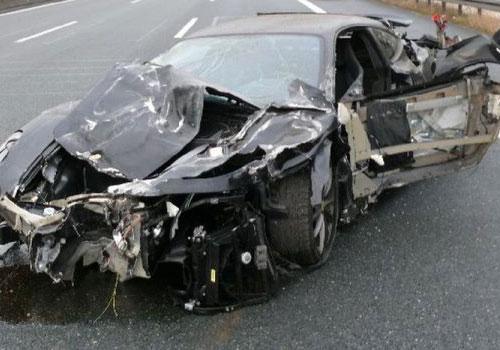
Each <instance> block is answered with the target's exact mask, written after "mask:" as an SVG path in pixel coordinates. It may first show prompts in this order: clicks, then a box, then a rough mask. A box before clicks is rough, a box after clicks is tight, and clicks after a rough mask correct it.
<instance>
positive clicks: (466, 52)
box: [435, 35, 500, 77]
mask: <svg viewBox="0 0 500 350" xmlns="http://www.w3.org/2000/svg"><path fill="white" fill-rule="evenodd" d="M488 62H489V63H500V46H499V45H498V44H497V43H495V42H494V41H493V40H492V39H491V38H489V37H487V36H486V35H477V36H473V37H471V38H468V39H465V40H462V41H460V42H458V43H457V44H455V45H453V46H451V47H449V48H448V49H446V54H445V55H444V57H441V58H439V59H438V60H437V61H436V71H435V74H436V77H441V76H445V75H448V74H453V73H455V72H458V71H460V70H461V69H463V68H465V67H467V66H471V65H474V64H479V63H488Z"/></svg>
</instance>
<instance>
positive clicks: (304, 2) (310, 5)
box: [297, 0, 326, 13]
mask: <svg viewBox="0 0 500 350" xmlns="http://www.w3.org/2000/svg"><path fill="white" fill-rule="evenodd" d="M297 1H298V2H300V3H301V4H302V5H304V6H305V7H307V8H309V10H311V11H312V12H315V13H326V11H325V10H323V9H322V8H321V7H319V6H316V5H314V4H313V3H312V2H310V1H309V0H297Z"/></svg>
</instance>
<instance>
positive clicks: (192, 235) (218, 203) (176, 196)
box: [0, 65, 336, 312]
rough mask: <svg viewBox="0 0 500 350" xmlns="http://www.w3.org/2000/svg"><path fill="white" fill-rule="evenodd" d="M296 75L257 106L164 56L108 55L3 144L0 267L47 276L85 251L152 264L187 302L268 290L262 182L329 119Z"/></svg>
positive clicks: (198, 306) (323, 134)
mask: <svg viewBox="0 0 500 350" xmlns="http://www.w3.org/2000/svg"><path fill="white" fill-rule="evenodd" d="M295 84H296V89H295V91H297V93H298V95H297V99H296V102H295V103H294V104H293V106H268V107H266V108H265V109H259V108H257V107H255V106H253V105H250V104H248V103H246V102H245V101H243V100H241V99H239V98H238V97H236V96H234V95H231V94H229V93H226V92H223V91H220V90H216V89H214V88H211V87H207V86H205V85H203V83H202V82H199V81H196V80H194V79H192V78H190V77H187V76H184V75H182V74H181V73H179V72H176V71H174V70H172V68H171V67H150V66H141V65H129V66H124V65H122V66H117V67H116V68H115V70H113V71H112V72H111V73H110V75H109V76H108V77H107V78H106V79H104V80H103V82H101V83H100V84H99V85H98V86H97V87H96V88H94V90H92V91H91V93H90V94H89V95H88V96H87V97H86V98H85V99H84V100H82V101H80V102H76V103H69V104H65V105H62V106H59V107H57V108H55V109H53V110H50V111H48V112H46V113H44V114H43V115H42V119H40V118H39V119H35V120H34V121H33V122H32V124H31V125H28V126H27V127H26V128H25V129H23V130H22V131H21V134H22V136H21V137H20V138H16V139H15V140H14V139H13V140H14V141H13V142H11V143H10V144H8V145H4V149H3V151H4V153H5V154H6V156H5V157H4V159H3V161H0V173H2V177H0V222H1V223H0V267H4V266H12V265H21V264H29V265H30V267H31V269H32V270H33V271H34V272H37V273H45V274H47V275H49V276H50V277H51V278H52V279H53V280H54V281H55V282H59V281H71V282H73V281H74V280H75V278H77V276H78V271H79V270H81V269H82V268H85V267H87V266H91V265H92V266H97V267H98V268H99V270H100V271H102V272H105V271H109V272H111V273H114V274H116V275H117V277H118V278H119V279H120V281H126V280H129V279H131V278H136V277H138V278H150V277H152V276H153V275H154V274H155V273H156V272H159V271H160V270H161V271H162V274H161V275H162V276H167V277H166V280H165V283H166V284H167V285H168V287H169V288H170V289H171V291H172V292H173V295H175V296H176V297H177V298H176V300H178V301H179V303H181V304H182V305H183V306H184V307H185V308H186V309H187V310H190V311H195V312H202V311H217V310H231V309H233V308H235V307H238V306H242V305H245V304H249V303H256V302H261V301H263V300H265V299H267V298H268V297H269V296H270V294H271V293H272V291H273V290H274V289H275V287H276V282H277V281H278V272H277V271H278V266H277V264H276V263H275V261H274V255H273V252H272V248H271V246H270V245H269V243H268V237H267V235H266V218H269V217H272V216H273V215H283V213H282V211H283V210H282V208H280V207H279V206H276V205H275V204H274V203H272V201H271V200H270V199H269V195H268V191H269V184H270V183H272V182H273V181H275V180H276V179H279V178H282V177H284V176H287V174H289V173H293V172H294V171H298V170H300V169H301V167H304V166H307V165H308V164H311V163H312V161H313V160H314V159H315V156H316V154H318V153H320V151H321V150H322V148H324V147H326V146H325V145H331V143H332V142H331V140H330V136H331V134H332V130H334V128H335V127H336V115H335V113H334V112H332V110H331V109H328V108H326V107H325V106H324V105H318V103H320V104H321V103H324V102H322V101H320V100H319V98H318V96H317V95H316V94H317V91H311V90H310V89H309V88H308V87H307V86H305V85H303V84H302V83H300V82H296V83H295ZM132 90H133V91H135V93H132V94H131V93H130V91H132ZM300 94H302V96H299V95H300ZM311 96H312V97H311ZM311 99H313V100H315V101H313V102H314V103H313V102H311ZM42 127H43V128H45V129H46V130H44V132H41V131H40V129H41V128H42ZM0 151H2V150H0ZM328 154H329V153H328ZM326 164H328V163H326ZM329 170H330V169H318V171H329ZM315 184H316V185H315V186H317V189H315V191H317V192H318V193H320V192H321V191H322V189H323V187H322V186H324V184H323V183H322V182H321V181H315ZM2 219H3V220H4V221H3V222H2Z"/></svg>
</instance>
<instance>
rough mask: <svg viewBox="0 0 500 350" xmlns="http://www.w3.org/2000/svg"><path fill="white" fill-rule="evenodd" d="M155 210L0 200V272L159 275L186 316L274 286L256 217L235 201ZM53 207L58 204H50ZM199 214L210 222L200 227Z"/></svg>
mask: <svg viewBox="0 0 500 350" xmlns="http://www.w3.org/2000/svg"><path fill="white" fill-rule="evenodd" d="M193 197H194V196H193V195H188V196H187V198H186V199H185V201H184V204H183V206H181V208H179V207H177V206H176V205H175V204H173V203H171V202H168V201H167V202H164V203H162V205H161V206H160V207H157V206H152V207H151V206H146V205H145V204H144V203H140V202H137V201H135V200H134V199H129V198H124V197H112V196H109V197H108V196H104V195H80V196H75V197H73V198H67V199H65V200H59V201H56V202H54V203H51V204H54V205H50V206H49V205H33V204H30V203H15V202H14V201H13V200H11V199H9V198H8V197H6V196H3V197H1V198H0V216H1V217H3V218H4V219H5V220H6V221H5V222H4V223H2V224H1V225H0V243H1V244H0V267H5V266H12V265H22V264H29V265H30V266H31V269H32V270H34V271H35V272H38V273H46V274H48V275H49V276H50V277H51V278H52V279H53V280H54V281H55V282H59V281H62V280H69V281H73V280H74V275H75V270H76V269H77V266H78V264H79V262H82V263H83V266H88V265H92V264H96V265H97V266H98V267H99V269H100V271H102V272H105V271H110V272H113V273H116V274H117V275H118V277H119V279H120V280H121V281H125V280H128V279H130V278H134V277H140V278H150V276H151V274H152V273H153V272H154V271H156V270H157V269H163V270H164V271H166V276H167V277H166V278H167V281H166V282H167V285H169V286H170V288H171V290H172V291H173V292H174V295H175V296H177V297H178V300H179V301H180V302H181V303H183V304H184V307H185V308H186V309H187V310H189V311H200V312H202V311H210V310H220V309H223V310H224V309H232V308H234V307H237V306H240V305H244V304H247V303H254V302H260V301H262V300H264V299H266V298H267V297H268V296H269V295H270V293H271V291H272V289H273V286H274V284H275V282H276V280H277V276H276V273H275V267H274V264H273V263H272V259H271V257H270V254H269V252H268V246H267V243H266V237H265V234H264V220H263V217H262V216H261V215H259V214H257V213H255V212H254V211H253V210H252V209H251V208H250V207H249V206H248V204H247V203H245V202H244V201H243V200H242V198H240V197H238V196H230V197H222V198H219V197H211V198H205V199H203V200H198V201H193ZM56 204H58V205H56ZM207 212H212V213H213V215H214V216H215V217H214V219H213V220H212V222H209V223H207V224H204V222H203V221H202V219H201V217H202V216H206V213H207Z"/></svg>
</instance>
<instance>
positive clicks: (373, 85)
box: [335, 28, 396, 100]
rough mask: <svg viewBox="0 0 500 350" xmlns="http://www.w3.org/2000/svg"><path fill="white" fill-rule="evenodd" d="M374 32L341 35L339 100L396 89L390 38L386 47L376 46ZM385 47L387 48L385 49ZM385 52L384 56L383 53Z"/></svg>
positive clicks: (338, 76) (338, 58)
mask: <svg viewBox="0 0 500 350" xmlns="http://www.w3.org/2000/svg"><path fill="white" fill-rule="evenodd" d="M371 31H372V29H368V28H359V29H350V30H348V31H346V32H344V33H341V34H340V35H339V37H338V39H337V42H336V71H337V77H336V90H335V91H336V98H337V100H341V99H343V98H344V97H347V98H349V97H350V98H355V97H361V96H369V95H373V94H377V93H383V92H386V91H389V90H390V89H391V86H392V78H391V77H392V75H391V68H390V66H389V63H388V62H390V61H389V59H388V58H387V55H391V54H392V55H394V54H395V53H396V51H395V48H393V49H392V52H391V50H390V47H389V46H391V43H390V42H389V38H386V40H385V39H384V40H385V41H384V43H385V44H384V45H382V44H378V45H377V43H376V41H375V40H376V38H375V36H374V34H373V33H372V32H371ZM381 46H387V47H385V49H384V48H381ZM381 51H382V52H381Z"/></svg>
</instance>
